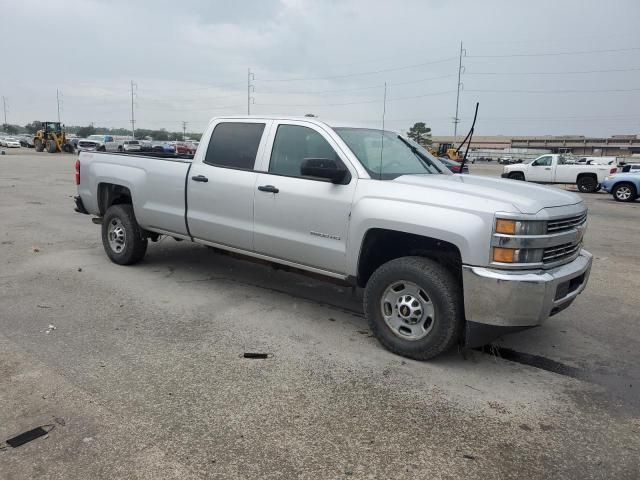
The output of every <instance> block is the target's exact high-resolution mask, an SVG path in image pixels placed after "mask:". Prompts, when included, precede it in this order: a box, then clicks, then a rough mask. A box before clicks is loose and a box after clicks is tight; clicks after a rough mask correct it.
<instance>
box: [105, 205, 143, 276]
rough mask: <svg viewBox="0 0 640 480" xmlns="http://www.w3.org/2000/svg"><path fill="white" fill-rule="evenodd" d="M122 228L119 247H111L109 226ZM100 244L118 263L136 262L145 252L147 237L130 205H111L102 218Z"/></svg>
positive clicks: (112, 259)
mask: <svg viewBox="0 0 640 480" xmlns="http://www.w3.org/2000/svg"><path fill="white" fill-rule="evenodd" d="M117 223H119V226H120V227H121V228H122V230H124V235H123V238H124V240H123V241H122V246H121V249H115V248H113V247H112V245H111V243H110V241H109V235H110V231H109V230H110V227H111V226H112V225H113V227H114V228H115V227H117V226H118V225H117ZM102 245H103V247H104V251H105V252H106V253H107V256H108V257H109V258H110V259H111V261H112V262H113V263H117V264H118V265H133V264H134V263H138V262H139V261H140V260H142V258H143V257H144V254H145V253H146V252H147V238H146V237H145V236H144V234H143V231H142V229H141V228H140V226H139V225H138V222H137V221H136V217H135V215H134V214H133V207H132V206H131V205H112V206H111V207H109V208H108V209H107V213H105V215H104V218H103V219H102Z"/></svg>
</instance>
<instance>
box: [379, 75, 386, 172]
mask: <svg viewBox="0 0 640 480" xmlns="http://www.w3.org/2000/svg"><path fill="white" fill-rule="evenodd" d="M385 113H387V82H384V99H383V101H382V133H381V135H380V171H379V172H378V179H379V180H382V151H383V150H384V115H385Z"/></svg>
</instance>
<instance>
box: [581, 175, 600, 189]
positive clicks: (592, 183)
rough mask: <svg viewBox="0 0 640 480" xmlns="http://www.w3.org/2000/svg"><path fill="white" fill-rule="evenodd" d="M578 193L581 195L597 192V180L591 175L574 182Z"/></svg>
mask: <svg viewBox="0 0 640 480" xmlns="http://www.w3.org/2000/svg"><path fill="white" fill-rule="evenodd" d="M576 185H577V186H578V191H580V192H582V193H596V192H597V191H598V179H597V178H596V177H594V176H592V175H584V176H582V177H580V178H579V179H578V181H577V182H576Z"/></svg>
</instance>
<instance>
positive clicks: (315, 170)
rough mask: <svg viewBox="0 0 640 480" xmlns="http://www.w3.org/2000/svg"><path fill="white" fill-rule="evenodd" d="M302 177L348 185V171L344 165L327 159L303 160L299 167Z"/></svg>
mask: <svg viewBox="0 0 640 480" xmlns="http://www.w3.org/2000/svg"><path fill="white" fill-rule="evenodd" d="M300 174H301V175H302V176H303V177H316V178H325V179H327V180H331V183H348V182H345V180H346V179H347V178H348V175H349V171H348V170H347V169H346V168H345V166H344V165H342V163H340V162H336V161H335V160H331V159H329V158H305V159H304V160H303V161H302V165H300Z"/></svg>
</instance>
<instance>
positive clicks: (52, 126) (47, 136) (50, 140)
mask: <svg viewBox="0 0 640 480" xmlns="http://www.w3.org/2000/svg"><path fill="white" fill-rule="evenodd" d="M41 123H42V129H41V130H38V131H37V132H36V134H35V136H34V137H33V145H34V146H35V148H36V152H42V151H43V150H46V151H47V152H49V153H57V152H68V153H73V145H72V144H70V143H68V142H67V136H66V135H65V133H64V130H63V128H62V125H61V124H60V122H41Z"/></svg>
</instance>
